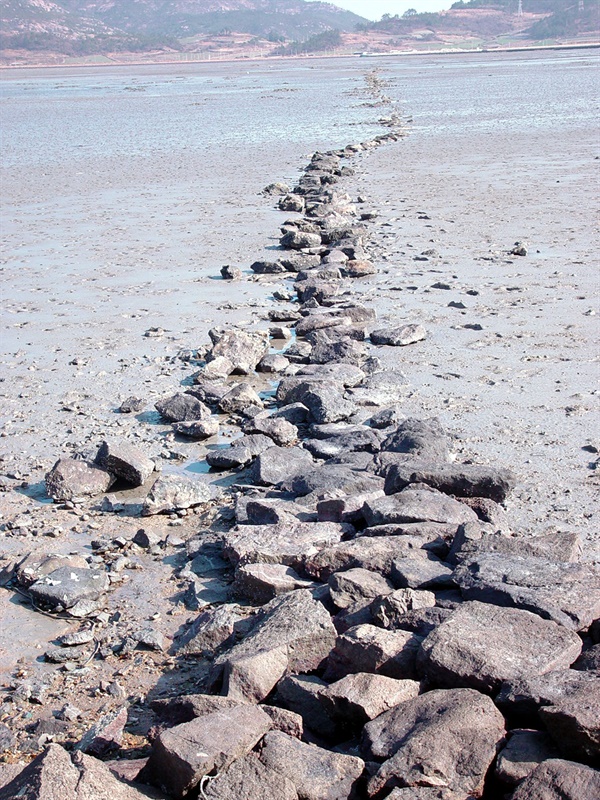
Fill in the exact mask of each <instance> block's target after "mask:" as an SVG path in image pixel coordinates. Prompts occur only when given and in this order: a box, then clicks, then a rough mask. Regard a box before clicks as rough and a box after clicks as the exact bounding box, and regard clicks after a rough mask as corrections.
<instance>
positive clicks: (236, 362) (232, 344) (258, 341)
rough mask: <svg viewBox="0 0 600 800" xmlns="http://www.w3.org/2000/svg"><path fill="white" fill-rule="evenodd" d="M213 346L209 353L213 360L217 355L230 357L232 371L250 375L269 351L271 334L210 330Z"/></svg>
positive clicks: (264, 332)
mask: <svg viewBox="0 0 600 800" xmlns="http://www.w3.org/2000/svg"><path fill="white" fill-rule="evenodd" d="M209 333H210V337H211V339H212V340H213V347H212V349H211V351H210V353H209V354H208V360H209V361H211V360H213V359H214V358H217V356H224V357H225V358H228V359H229V360H230V361H231V363H232V365H233V370H232V372H236V373H240V374H242V375H248V374H249V373H251V372H254V370H255V369H256V365H257V364H258V362H259V361H260V360H261V358H262V357H263V356H265V355H266V354H267V353H268V352H269V334H268V332H267V331H241V330H236V329H229V330H225V331H215V330H212V331H210V332H209Z"/></svg>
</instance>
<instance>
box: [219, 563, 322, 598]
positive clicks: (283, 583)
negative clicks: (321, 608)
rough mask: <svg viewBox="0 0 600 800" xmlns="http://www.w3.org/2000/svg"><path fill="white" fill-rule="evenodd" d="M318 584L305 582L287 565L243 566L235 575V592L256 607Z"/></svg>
mask: <svg viewBox="0 0 600 800" xmlns="http://www.w3.org/2000/svg"><path fill="white" fill-rule="evenodd" d="M316 586H317V584H316V583H312V582H311V581H307V580H304V579H303V578H301V577H300V575H298V573H297V572H296V571H295V570H294V569H292V568H291V567H286V566H285V564H264V563H262V564H260V563H259V564H242V565H241V566H239V567H238V568H237V570H236V573H235V581H234V591H235V593H236V594H237V595H239V596H240V597H243V598H245V599H247V600H250V601H251V602H252V603H255V604H256V605H261V604H262V603H268V602H269V600H272V599H273V598H274V597H277V596H278V595H280V594H285V593H286V592H293V591H294V590H295V589H312V588H316Z"/></svg>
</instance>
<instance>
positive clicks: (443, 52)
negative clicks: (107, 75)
mask: <svg viewBox="0 0 600 800" xmlns="http://www.w3.org/2000/svg"><path fill="white" fill-rule="evenodd" d="M597 48H600V42H586V43H572V44H557V45H532V46H531V47H527V46H524V47H498V48H483V49H461V48H456V49H451V48H447V49H440V50H427V51H420V50H419V51H417V50H406V51H403V50H398V51H394V52H388V53H386V52H382V53H369V52H365V53H345V54H335V55H331V54H327V53H315V54H314V55H312V56H239V57H237V58H218V57H217V58H212V59H211V58H205V59H191V60H190V61H180V60H172V61H171V60H169V61H167V60H161V61H127V62H119V61H114V62H110V63H100V64H51V63H41V64H0V71H2V70H12V69H54V68H57V69H68V68H71V69H75V68H78V67H85V68H89V67H136V66H137V67H140V66H158V65H161V64H164V65H170V66H174V65H175V66H183V65H186V64H211V63H223V64H232V63H234V64H238V63H259V64H260V63H269V62H278V61H283V62H293V63H295V62H298V61H309V62H310V61H314V60H316V59H347V58H380V57H381V58H388V57H390V58H391V57H400V56H402V57H404V56H451V55H460V56H464V55H482V54H484V55H491V54H495V53H498V54H502V53H527V52H530V51H531V52H536V51H542V52H543V51H547V52H548V51H550V52H551V51H566V50H589V49H597ZM191 55H193V53H192V54H191Z"/></svg>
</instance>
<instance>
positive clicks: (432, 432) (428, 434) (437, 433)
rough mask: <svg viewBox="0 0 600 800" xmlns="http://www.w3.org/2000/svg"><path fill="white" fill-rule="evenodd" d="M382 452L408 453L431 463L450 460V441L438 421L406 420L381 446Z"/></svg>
mask: <svg viewBox="0 0 600 800" xmlns="http://www.w3.org/2000/svg"><path fill="white" fill-rule="evenodd" d="M381 449H382V450H389V451H391V452H393V453H408V454H410V455H411V456H412V457H416V456H418V457H419V458H421V459H427V460H431V461H436V462H438V461H447V460H448V453H449V450H448V439H447V437H446V434H445V433H444V429H443V428H442V426H441V425H440V423H439V421H438V420H437V419H435V418H434V419H428V420H424V419H414V418H410V419H405V420H404V422H401V423H400V425H398V427H397V428H396V430H395V431H394V432H393V433H391V434H390V435H389V436H388V437H387V438H386V439H384V441H383V442H382V445H381Z"/></svg>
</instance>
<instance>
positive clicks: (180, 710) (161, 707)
mask: <svg viewBox="0 0 600 800" xmlns="http://www.w3.org/2000/svg"><path fill="white" fill-rule="evenodd" d="M237 705H239V703H236V702H235V700H230V699H229V698H228V697H220V696H219V695H213V694H180V695H176V696H175V697H169V698H161V699H159V700H152V701H151V702H150V708H151V709H152V711H154V713H155V714H156V716H157V717H158V719H159V721H160V724H161V725H162V727H164V728H172V727H174V726H175V725H181V723H182V722H191V721H192V720H193V719H196V717H205V716H206V715H207V714H213V713H214V712H215V711H223V710H224V709H227V708H233V706H237Z"/></svg>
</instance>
